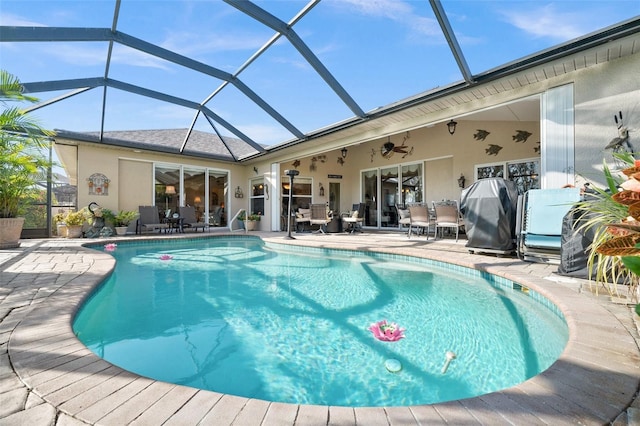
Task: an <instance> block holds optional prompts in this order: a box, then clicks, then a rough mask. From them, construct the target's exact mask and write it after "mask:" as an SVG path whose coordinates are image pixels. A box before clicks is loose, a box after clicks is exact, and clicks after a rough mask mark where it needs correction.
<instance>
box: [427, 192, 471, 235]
mask: <svg viewBox="0 0 640 426" xmlns="http://www.w3.org/2000/svg"><path fill="white" fill-rule="evenodd" d="M432 203H433V210H434V212H435V215H436V217H435V225H436V230H435V234H434V238H435V239H437V238H438V228H440V233H441V234H442V231H443V229H442V228H446V229H455V231H456V242H457V241H458V235H459V233H460V229H461V228H464V221H463V220H462V217H461V216H460V209H459V208H458V202H457V201H438V202H436V201H433V202H432Z"/></svg>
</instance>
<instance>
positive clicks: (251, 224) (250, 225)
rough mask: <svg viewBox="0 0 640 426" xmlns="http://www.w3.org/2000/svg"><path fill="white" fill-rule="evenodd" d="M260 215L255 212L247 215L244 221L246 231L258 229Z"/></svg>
mask: <svg viewBox="0 0 640 426" xmlns="http://www.w3.org/2000/svg"><path fill="white" fill-rule="evenodd" d="M261 217H262V216H260V215H259V214H256V213H251V214H250V215H248V216H247V219H246V221H245V222H246V223H245V226H246V227H247V231H255V230H256V229H258V225H259V223H258V222H260V218H261Z"/></svg>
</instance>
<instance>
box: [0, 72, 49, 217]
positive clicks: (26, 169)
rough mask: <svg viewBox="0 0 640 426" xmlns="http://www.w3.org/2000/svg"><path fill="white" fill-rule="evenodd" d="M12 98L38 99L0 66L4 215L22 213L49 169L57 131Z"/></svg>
mask: <svg viewBox="0 0 640 426" xmlns="http://www.w3.org/2000/svg"><path fill="white" fill-rule="evenodd" d="M12 102H32V103H33V102H37V99H36V98H34V97H32V96H27V95H25V94H24V93H23V86H22V84H21V83H20V80H18V78H17V77H15V76H13V75H12V74H10V73H9V72H7V71H6V70H0V103H2V106H3V110H2V112H0V158H2V161H1V162H0V218H13V217H16V216H17V215H18V212H19V209H20V207H21V205H23V204H24V201H26V200H28V199H29V198H30V196H31V194H32V193H33V188H34V185H35V183H36V182H37V181H39V180H41V177H42V174H43V173H44V172H46V168H47V166H48V160H47V157H46V156H45V155H43V150H44V149H46V148H47V147H48V144H49V137H50V136H53V132H50V131H48V130H45V129H43V128H42V127H41V126H40V124H39V123H38V121H37V120H36V119H34V118H32V117H30V116H29V115H28V114H27V113H26V112H25V111H23V110H22V109H20V108H19V107H17V106H11V105H10V103H12Z"/></svg>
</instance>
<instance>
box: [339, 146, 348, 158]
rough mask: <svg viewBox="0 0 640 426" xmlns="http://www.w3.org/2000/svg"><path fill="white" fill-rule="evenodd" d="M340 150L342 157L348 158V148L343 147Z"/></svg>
mask: <svg viewBox="0 0 640 426" xmlns="http://www.w3.org/2000/svg"><path fill="white" fill-rule="evenodd" d="M340 152H341V153H342V158H347V148H342V150H340Z"/></svg>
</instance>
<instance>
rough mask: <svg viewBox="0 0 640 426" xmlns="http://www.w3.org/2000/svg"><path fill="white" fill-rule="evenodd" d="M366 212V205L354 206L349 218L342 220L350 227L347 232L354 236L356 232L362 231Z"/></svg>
mask: <svg viewBox="0 0 640 426" xmlns="http://www.w3.org/2000/svg"><path fill="white" fill-rule="evenodd" d="M364 210H365V205H364V203H359V204H354V205H353V207H352V209H351V213H349V216H346V217H343V218H342V221H343V222H344V223H346V224H347V225H348V226H347V228H346V231H347V232H349V233H350V234H353V233H354V232H359V231H360V232H361V231H362V223H363V222H364Z"/></svg>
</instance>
